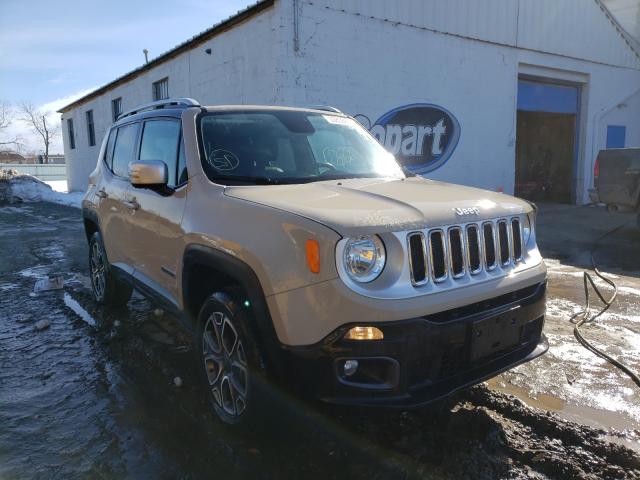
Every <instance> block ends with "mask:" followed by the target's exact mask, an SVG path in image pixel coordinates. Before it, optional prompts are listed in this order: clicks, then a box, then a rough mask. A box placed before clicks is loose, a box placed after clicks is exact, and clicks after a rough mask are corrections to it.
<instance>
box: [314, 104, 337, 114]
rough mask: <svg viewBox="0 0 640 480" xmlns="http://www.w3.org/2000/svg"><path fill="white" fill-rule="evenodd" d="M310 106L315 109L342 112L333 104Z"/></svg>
mask: <svg viewBox="0 0 640 480" xmlns="http://www.w3.org/2000/svg"><path fill="white" fill-rule="evenodd" d="M308 108H311V109H313V110H324V111H325V112H333V113H342V112H341V111H340V110H338V109H337V108H336V107H332V106H331V105H311V106H309V107H308Z"/></svg>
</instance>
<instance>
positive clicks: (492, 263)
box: [482, 222, 496, 270]
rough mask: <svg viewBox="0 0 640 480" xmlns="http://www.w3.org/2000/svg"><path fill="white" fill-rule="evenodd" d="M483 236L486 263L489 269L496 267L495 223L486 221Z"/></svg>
mask: <svg viewBox="0 0 640 480" xmlns="http://www.w3.org/2000/svg"><path fill="white" fill-rule="evenodd" d="M482 238H483V240H484V262H485V263H484V264H485V265H486V267H487V270H493V269H494V268H496V237H495V235H494V234H493V223H489V222H487V223H485V224H484V225H483V226H482Z"/></svg>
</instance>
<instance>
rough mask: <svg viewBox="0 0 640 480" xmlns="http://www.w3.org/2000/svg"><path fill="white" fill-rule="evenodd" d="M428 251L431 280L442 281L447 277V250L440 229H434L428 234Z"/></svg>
mask: <svg viewBox="0 0 640 480" xmlns="http://www.w3.org/2000/svg"><path fill="white" fill-rule="evenodd" d="M429 251H430V252H431V276H432V277H433V281H434V282H436V283H440V282H444V281H445V280H446V279H447V252H446V246H445V241H444V232H443V231H442V230H434V231H432V232H431V233H430V234H429Z"/></svg>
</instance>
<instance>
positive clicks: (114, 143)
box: [96, 123, 139, 274]
mask: <svg viewBox="0 0 640 480" xmlns="http://www.w3.org/2000/svg"><path fill="white" fill-rule="evenodd" d="M138 129H139V124H137V123H131V124H128V125H123V126H121V127H119V128H117V129H113V130H112V131H111V133H110V134H109V140H108V142H107V148H106V150H105V157H104V159H101V160H102V161H104V162H105V163H106V165H107V167H108V172H106V174H105V175H104V176H103V177H102V179H101V180H100V184H99V185H98V186H97V187H98V189H97V192H96V195H97V202H98V216H99V218H100V230H101V232H102V240H103V242H104V246H105V249H106V251H107V258H108V259H109V263H111V264H112V265H113V266H114V267H116V268H119V269H121V270H123V271H124V272H126V273H129V274H132V273H133V260H132V257H131V254H130V253H131V252H130V251H129V248H128V247H129V238H130V233H131V232H130V230H129V215H130V212H131V209H130V206H131V205H130V203H129V189H130V188H131V184H130V183H129V179H128V165H129V162H130V161H131V160H132V159H133V158H134V152H135V150H136V149H135V147H136V144H137V140H138Z"/></svg>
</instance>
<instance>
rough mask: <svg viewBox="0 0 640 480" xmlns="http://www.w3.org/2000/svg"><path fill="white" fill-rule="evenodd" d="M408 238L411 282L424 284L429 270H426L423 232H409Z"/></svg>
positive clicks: (425, 246)
mask: <svg viewBox="0 0 640 480" xmlns="http://www.w3.org/2000/svg"><path fill="white" fill-rule="evenodd" d="M408 240H409V241H408V245H409V268H410V270H411V282H412V283H413V284H414V285H424V284H425V283H426V282H427V281H428V280H429V272H428V271H427V245H426V243H425V241H424V233H422V232H414V233H410V234H409V237H408Z"/></svg>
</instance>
